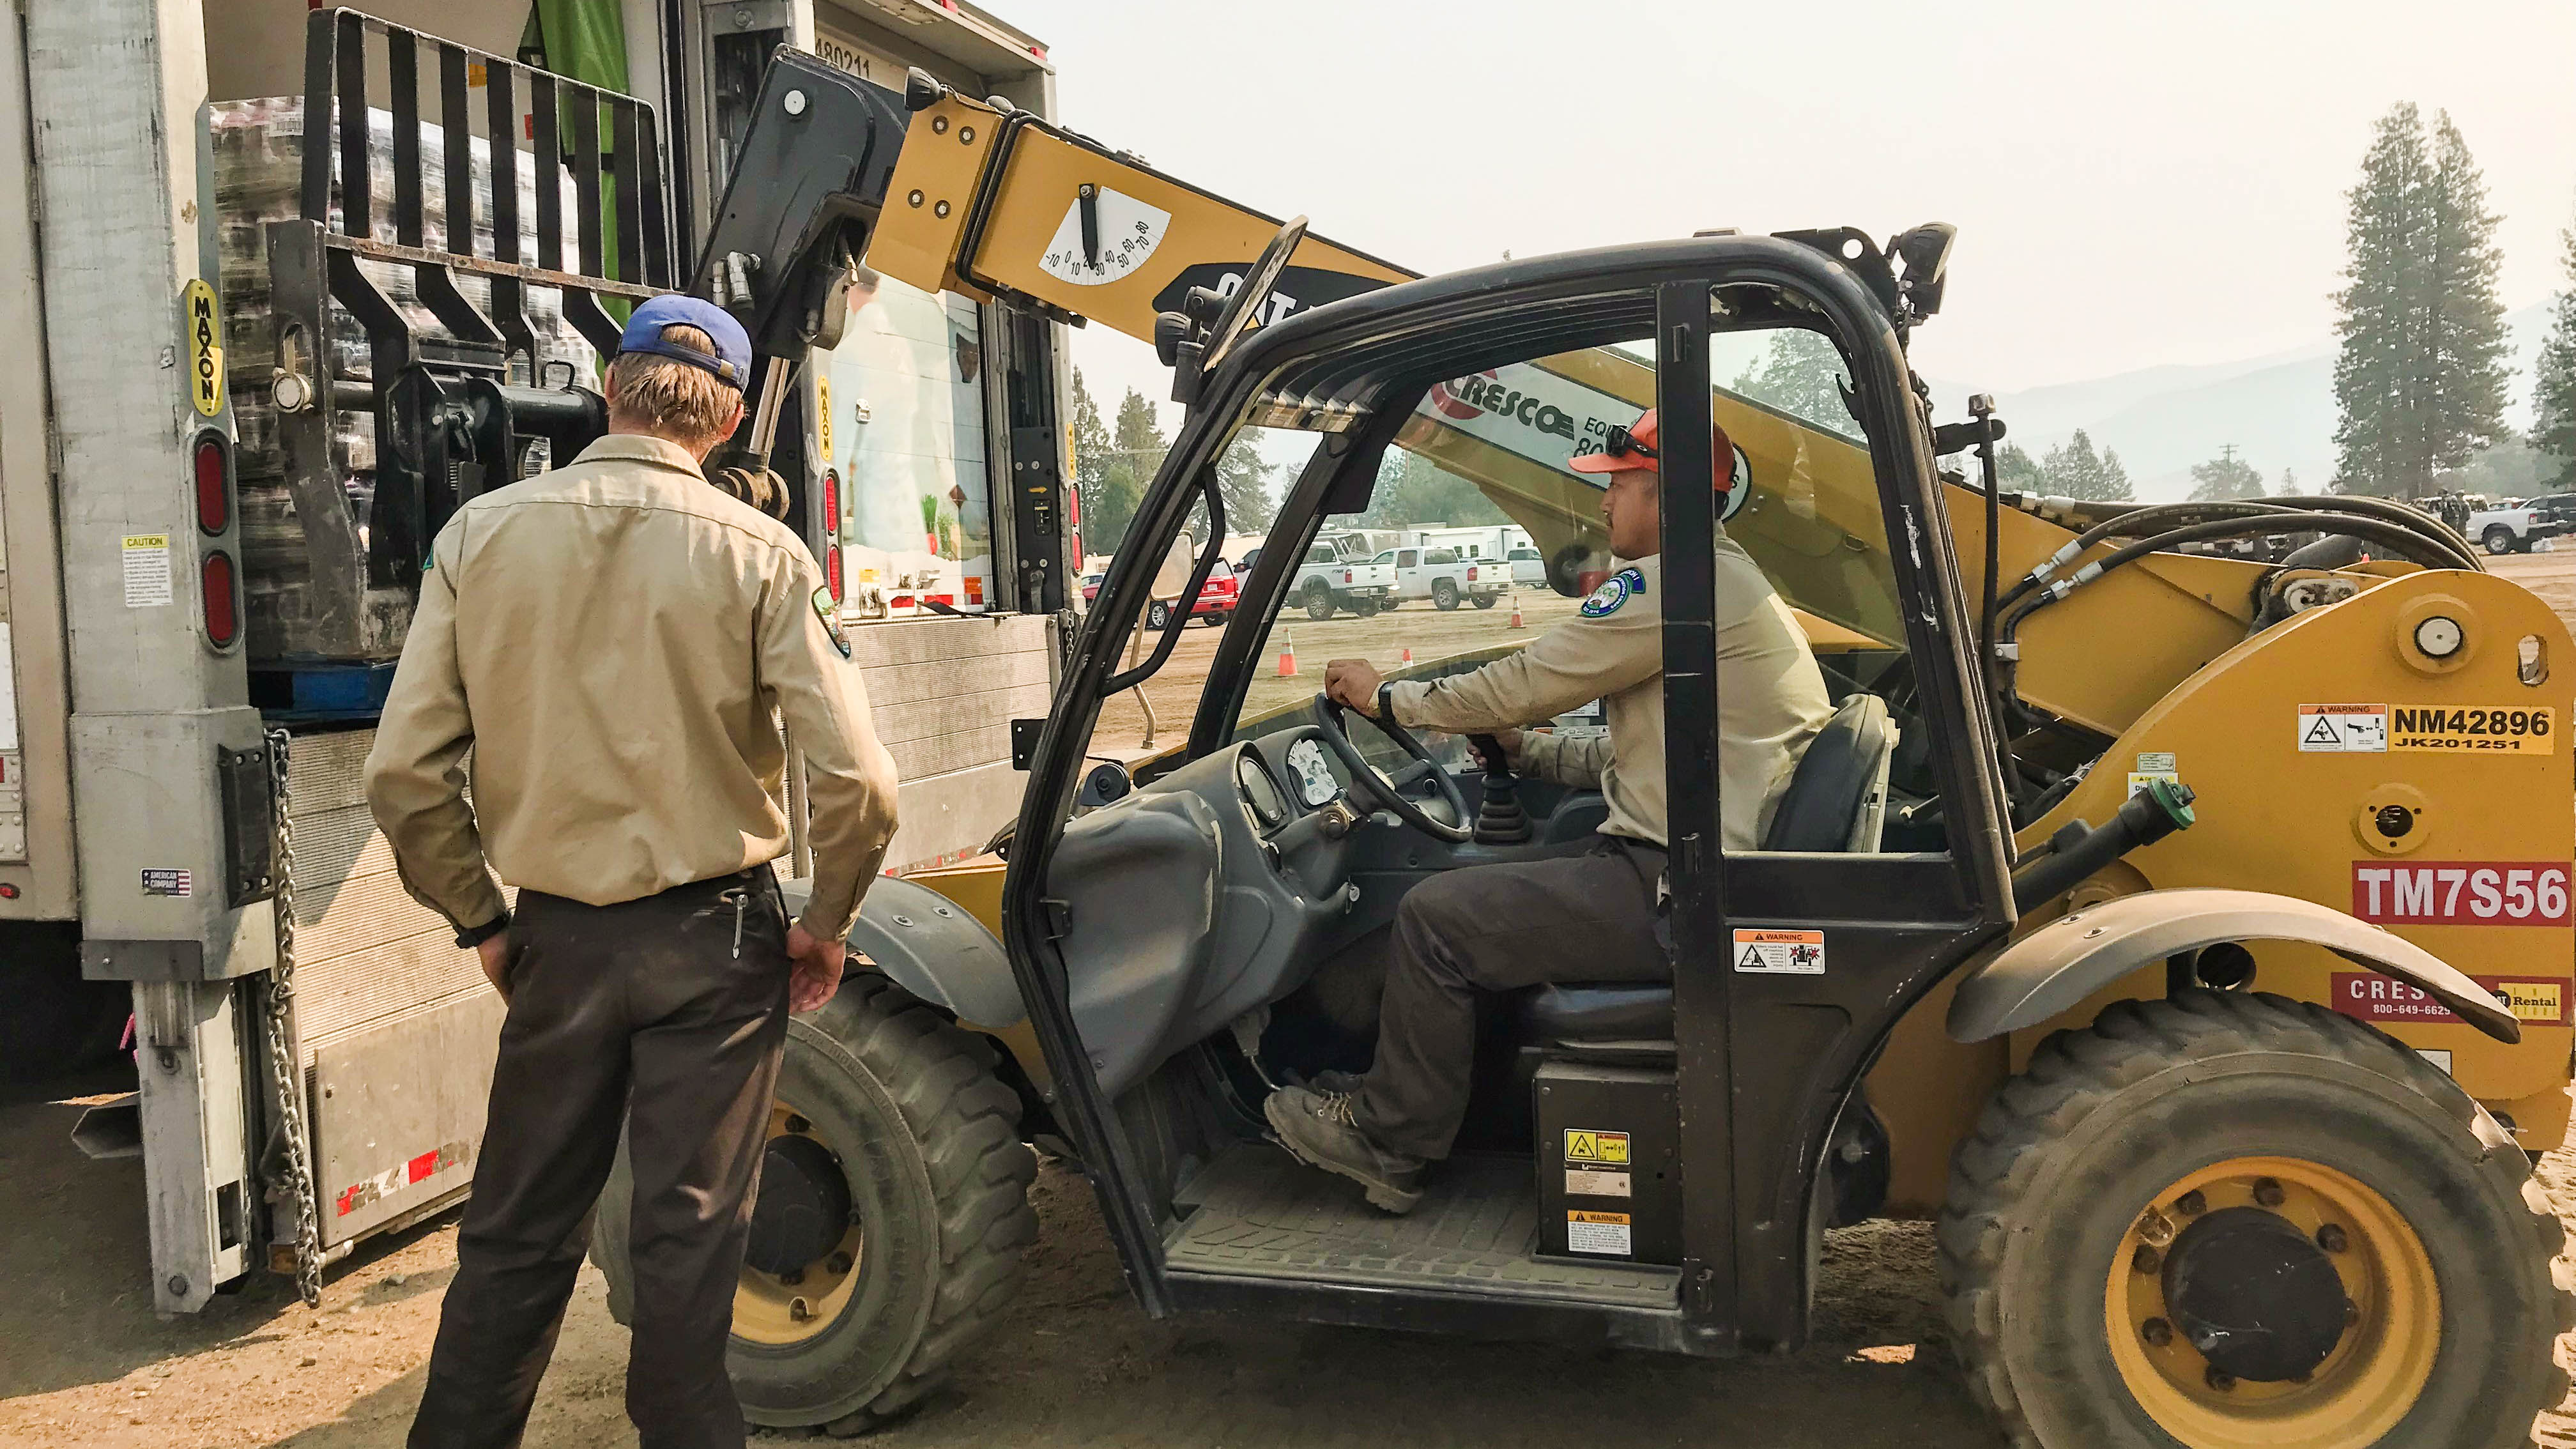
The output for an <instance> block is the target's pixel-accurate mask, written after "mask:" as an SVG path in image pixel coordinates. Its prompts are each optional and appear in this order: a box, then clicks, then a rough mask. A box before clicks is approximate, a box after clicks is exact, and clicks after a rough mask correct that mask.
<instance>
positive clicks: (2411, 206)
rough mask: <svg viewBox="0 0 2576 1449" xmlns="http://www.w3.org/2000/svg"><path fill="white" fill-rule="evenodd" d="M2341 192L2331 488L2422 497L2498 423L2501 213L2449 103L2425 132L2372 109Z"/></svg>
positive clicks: (2399, 116) (2405, 118) (2408, 108)
mask: <svg viewBox="0 0 2576 1449" xmlns="http://www.w3.org/2000/svg"><path fill="white" fill-rule="evenodd" d="M2345 197H2346V201H2347V207H2346V211H2345V224H2346V232H2347V239H2348V244H2349V246H2350V249H2351V260H2350V262H2349V263H2348V265H2347V266H2346V268H2345V271H2344V275H2345V277H2346V279H2347V285H2346V286H2345V287H2344V289H2343V290H2342V291H2341V292H2339V293H2337V294H2336V298H2335V300H2336V303H2337V305H2338V306H2339V307H2340V309H2341V311H2342V317H2341V319H2340V321H2339V322H2338V323H2337V325H2336V331H2337V333H2338V334H2339V335H2340V336H2341V337H2342V339H2343V345H2342V350H2341V351H2340V352H2339V353H2338V354H2337V356H2336V358H2335V404H2336V407H2337V408H2338V410H2339V411H2340V412H2341V414H2342V416H2341V418H2340V420H2339V421H2338V422H2337V424H2336V428H2335V447H2336V451H2337V455H2338V456H2337V460H2336V476H2335V487H2336V489H2337V490H2338V491H2341V492H2345V493H2399V494H2404V495H2405V496H2407V497H2410V498H2414V497H2421V496H2423V495H2424V494H2425V493H2427V492H2428V491H2429V490H2430V489H2431V488H2432V486H2433V480H2434V476H2435V475H2436V474H2438V473H2441V472H2444V471H2446V470H2451V469H2456V468H2458V467H2459V466H2460V465H2461V464H2463V463H2465V462H2466V461H2467V460H2468V457H2469V455H2470V454H2471V453H2472V452H2474V451H2475V450H2477V449H2478V448H2480V447H2483V446H2485V445H2486V444H2488V443H2491V442H2493V441H2495V440H2496V439H2497V438H2499V437H2501V436H2502V435H2503V412H2504V401H2505V383H2506V378H2507V369H2506V359H2505V335H2504V304H2503V303H2502V301H2501V300H2500V299H2499V298H2498V296H2497V292H2496V285H2497V272H2498V269H2499V267H2500V266H2501V265H2502V262H2503V254H2502V252H2501V251H2500V250H2499V249H2498V248H2497V246H2496V241H2495V229H2496V223H2497V220H2498V218H2497V217H2496V215H2495V214H2494V213H2493V212H2491V211H2489V210H2487V195H2486V180H2485V178H2484V176H2483V175H2482V174H2481V173H2480V172H2479V170H2478V166H2477V161H2476V159H2475V158H2474V157H2472V156H2471V155H2470V154H2469V147H2468V142H2467V141H2466V140H2465V139H2463V138H2462V137H2461V135H2460V132H2459V128H2458V127H2457V126H2455V125H2453V124H2452V123H2451V118H2450V116H2449V115H2448V114H2447V113H2443V114H2437V115H2436V116H2435V118H2434V125H2433V130H2432V132H2431V135H2430V137H2429V139H2428V137H2427V135H2426V132H2425V129H2424V123H2423V118H2422V116H2421V114H2420V113H2419V112H2417V110H2416V109H2415V107H2414V106H2413V105H2412V104H2401V105H2399V106H2397V107H2395V108H2394V109H2392V110H2390V111H2389V113H2388V114H2387V115H2385V116H2383V117H2381V118H2380V121H2379V125H2378V128H2377V134H2376V135H2375V136H2374V138H2373V140H2372V142H2371V147H2370V151H2369V153H2368V154H2367V155H2365V156H2364V157H2363V158H2362V168H2361V180H2360V181H2359V182H2357V183H2355V184H2354V186H2353V189H2352V190H2351V191H2349V192H2347V193H2345Z"/></svg>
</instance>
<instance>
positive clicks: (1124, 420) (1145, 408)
mask: <svg viewBox="0 0 2576 1449" xmlns="http://www.w3.org/2000/svg"><path fill="white" fill-rule="evenodd" d="M1109 445H1110V449H1111V450H1112V451H1113V452H1115V453H1116V454H1117V455H1118V456H1119V457H1120V458H1122V459H1124V460H1125V461H1126V462H1127V464H1128V466H1130V467H1132V468H1134V469H1135V470H1136V479H1137V481H1138V482H1140V483H1151V482H1152V481H1153V478H1154V475H1155V474H1156V473H1157V472H1160V471H1161V470H1162V467H1163V455H1164V454H1165V453H1168V452H1170V451H1171V450H1172V445H1171V444H1170V442H1168V441H1166V440H1165V439H1164V437H1163V420H1162V416H1161V415H1160V414H1158V413H1156V412H1155V411H1154V405H1153V404H1152V403H1151V402H1148V401H1146V399H1145V395H1144V394H1143V393H1141V392H1138V391H1137V390H1136V389H1134V388H1132V387H1131V388H1129V389H1127V395H1126V396H1125V397H1122V398H1120V399H1119V400H1118V420H1117V421H1116V422H1115V423H1112V424H1111V425H1110V431H1109Z"/></svg>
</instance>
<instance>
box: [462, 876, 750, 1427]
mask: <svg viewBox="0 0 2576 1449" xmlns="http://www.w3.org/2000/svg"><path fill="white" fill-rule="evenodd" d="M737 913H739V920H740V939H741V948H740V954H739V955H736V954H735V945H734V942H735V932H736V920H737ZM510 937H511V942H512V945H513V947H514V948H515V950H516V952H517V955H516V958H515V960H514V961H513V963H512V965H511V968H510V1012H509V1016H508V1018H507V1019H506V1020H505V1021H504V1022H503V1024H502V1027H501V1058H500V1063H499V1065H498V1066H497V1067H496V1068H495V1069H494V1071H493V1074H492V1105H491V1112H490V1116H489V1118H488V1120H487V1121H486V1122H485V1124H484V1129H483V1152H482V1160H481V1161H480V1162H478V1163H477V1164H476V1165H475V1169H474V1197H473V1200H472V1201H471V1202H469V1203H468V1204H467V1205H466V1208H465V1220H464V1224H463V1226H462V1227H461V1228H460V1229H459V1231H458V1233H457V1236H456V1279H455V1281H454V1282H453V1283H451V1284H449V1285H448V1289H447V1302H446V1306H445V1308H444V1309H443V1310H442V1311H441V1313H440V1315H439V1320H438V1341H437V1344H436V1346H435V1347H434V1348H433V1349H432V1350H431V1353H430V1360H429V1385H428V1388H427V1390H426V1391H425V1392H424V1393H423V1394H422V1395H421V1401H420V1413H419V1415H418V1417H416V1418H415V1419H414V1420H413V1421H412V1426H411V1446H412V1449H467V1446H475V1449H479V1446H484V1445H493V1446H507V1445H515V1444H517V1443H518V1442H519V1436H520V1434H521V1433H522V1432H523V1431H524V1430H525V1429H526V1428H527V1423H528V1408H529V1406H530V1404H532V1403H533V1402H534V1401H535V1399H536V1394H537V1381H538V1380H539V1379H540V1378H542V1377H544V1375H545V1371H546V1362H547V1360H548V1359H550V1358H552V1357H553V1355H554V1348H555V1333H556V1331H557V1330H558V1329H559V1328H560V1327H561V1326H562V1324H563V1312H564V1304H565V1302H566V1300H567V1299H569V1298H570V1297H571V1295H572V1286H573V1278H574V1275H575V1274H577V1273H578V1272H579V1271H580V1269H581V1259H582V1254H583V1252H584V1251H585V1250H586V1249H587V1248H588V1247H589V1245H590V1225H589V1214H590V1209H591V1205H592V1204H593V1203H594V1202H596V1201H597V1200H598V1198H599V1190H600V1186H601V1184H602V1183H604V1182H606V1181H607V1178H608V1170H609V1166H610V1164H611V1162H612V1161H613V1160H614V1159H615V1157H616V1154H617V1129H618V1126H619V1123H620V1122H621V1121H623V1122H624V1123H625V1125H626V1129H627V1141H628V1153H629V1158H630V1160H631V1162H632V1163H633V1166H634V1170H635V1199H634V1204H633V1216H632V1219H631V1221H632V1223H633V1227H632V1229H631V1230H630V1240H631V1242H632V1245H633V1254H634V1265H635V1322H634V1346H633V1348H632V1350H631V1357H630V1358H629V1360H628V1364H627V1370H626V1413H627V1416H628V1417H629V1418H632V1419H633V1420H634V1421H635V1426H636V1428H637V1430H638V1431H640V1433H641V1436H642V1443H643V1449H680V1446H689V1449H696V1446H701V1445H714V1446H723V1449H738V1446H740V1445H741V1444H742V1442H743V1427H742V1410H741V1407H740V1406H739V1405H738V1404H737V1403H736V1402H735V1400H734V1396H733V1383H732V1381H731V1380H730V1379H729V1378H727V1377H726V1375H725V1363H724V1359H725V1341H726V1338H727V1337H728V1336H729V1335H730V1334H731V1332H732V1330H733V1295H734V1285H735V1282H736V1280H737V1279H738V1278H739V1277H740V1275H741V1271H742V1254H743V1244H744V1241H745V1238H746V1236H747V1235H748V1233H749V1231H750V1224H751V1197H752V1191H753V1188H754V1187H755V1185H756V1183H757V1181H758V1177H759V1171H760V1158H761V1153H762V1151H763V1150H764V1147H765V1144H766V1139H767V1137H768V1123H769V1103H770V1092H771V1090H772V1089H773V1088H774V1087H775V1086H776V1085H777V1082H778V1056H779V1050H780V1047H781V1045H782V1044H783V1043H784V1042H785V1040H786V1036H787V974H788V960H787V922H786V912H785V909H784V907H783V905H782V904H781V902H780V900H779V897H778V886H777V881H776V878H775V877H774V876H772V875H771V873H770V870H769V868H768V867H767V866H758V867H755V868H753V869H751V870H748V871H745V872H743V873H742V874H740V875H734V876H724V877H720V878H718V879H715V880H708V881H699V882H697V883H695V884H692V885H685V886H678V887H674V888H673V889H671V890H667V891H664V892H662V893H661V894H660V895H655V896H646V897H645V898H643V899H642V900H635V901H627V902H623V903H621V904H619V905H613V906H587V905H583V904H581V903H580V902H578V901H569V900H565V899H563V898H562V897H560V896H549V895H544V894H541V893H540V892H537V891H521V892H520V893H519V906H518V913H517V915H516V916H515V917H514V918H513V920H512V921H511V924H510ZM620 1206H622V1205H618V1204H612V1205H611V1210H612V1211H614V1210H617V1208H618V1207H620Z"/></svg>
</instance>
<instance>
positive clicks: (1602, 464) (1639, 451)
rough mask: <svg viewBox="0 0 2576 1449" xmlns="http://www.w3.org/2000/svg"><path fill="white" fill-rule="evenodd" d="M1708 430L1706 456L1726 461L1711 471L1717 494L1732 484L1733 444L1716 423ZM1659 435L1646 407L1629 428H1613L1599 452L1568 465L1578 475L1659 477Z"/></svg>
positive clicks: (1651, 415)
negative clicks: (1637, 470)
mask: <svg viewBox="0 0 2576 1449" xmlns="http://www.w3.org/2000/svg"><path fill="white" fill-rule="evenodd" d="M1708 431H1709V441H1710V447H1709V452H1708V455H1709V457H1710V458H1711V459H1712V460H1716V459H1724V460H1725V466H1724V467H1723V468H1712V469H1711V470H1710V471H1711V472H1713V473H1715V474H1716V475H1717V491H1718V492H1720V493H1724V492H1725V491H1727V489H1728V488H1729V487H1730V486H1732V485H1733V484H1734V482H1735V444H1734V442H1733V441H1732V440H1731V439H1729V438H1728V437H1727V436H1726V429H1724V428H1722V427H1719V426H1718V425H1717V424H1715V423H1710V424H1709V428H1708ZM1660 432H1661V429H1659V428H1658V427H1657V426H1656V425H1655V410H1654V409H1653V408H1648V409H1646V410H1645V411H1644V412H1642V413H1639V414H1638V415H1637V420H1636V421H1635V422H1633V423H1630V424H1629V425H1628V426H1626V427H1624V428H1619V427H1614V428H1612V429H1611V430H1610V438H1609V442H1608V443H1607V445H1606V446H1604V447H1603V448H1602V450H1601V451H1600V452H1598V453H1586V454H1584V455H1583V456H1581V457H1579V458H1576V459H1575V460H1574V461H1573V462H1572V463H1570V464H1569V465H1567V466H1569V467H1571V468H1573V469H1574V471H1575V472H1577V473H1624V472H1627V471H1629V470H1630V469H1632V468H1642V469H1644V470H1645V471H1646V472H1649V473H1655V474H1660V473H1662V472H1663V471H1664V464H1663V457H1662V454H1661V453H1660V452H1659V451H1658V450H1657V448H1656V446H1655V445H1656V440H1657V437H1658V435H1659V434H1660Z"/></svg>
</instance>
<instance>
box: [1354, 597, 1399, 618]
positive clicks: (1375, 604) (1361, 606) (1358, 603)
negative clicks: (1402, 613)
mask: <svg viewBox="0 0 2576 1449" xmlns="http://www.w3.org/2000/svg"><path fill="white" fill-rule="evenodd" d="M1393 607H1394V605H1392V604H1388V603H1386V602H1384V601H1383V600H1380V599H1377V598H1374V597H1371V598H1366V599H1355V600H1353V601H1352V603H1351V614H1352V616H1353V617H1355V618H1361V619H1374V618H1376V617H1377V616H1378V614H1379V613H1380V612H1381V611H1383V610H1386V609H1390V608H1393Z"/></svg>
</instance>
